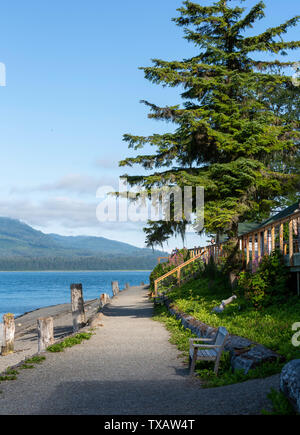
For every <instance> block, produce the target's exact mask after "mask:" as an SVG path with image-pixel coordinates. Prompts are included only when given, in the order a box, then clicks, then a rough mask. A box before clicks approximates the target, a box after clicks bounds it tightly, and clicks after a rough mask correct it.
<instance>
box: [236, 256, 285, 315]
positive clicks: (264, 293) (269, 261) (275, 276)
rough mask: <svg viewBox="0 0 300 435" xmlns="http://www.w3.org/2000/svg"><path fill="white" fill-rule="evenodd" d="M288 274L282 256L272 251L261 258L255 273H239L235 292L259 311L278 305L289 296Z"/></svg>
mask: <svg viewBox="0 0 300 435" xmlns="http://www.w3.org/2000/svg"><path fill="white" fill-rule="evenodd" d="M289 279H290V273H289V270H288V268H287V267H286V266H285V264H284V259H283V255H282V254H281V253H280V252H279V251H274V252H272V253H271V254H270V255H266V256H264V257H263V258H262V261H261V263H260V264H259V266H258V269H257V271H256V272H254V273H251V272H248V271H246V272H244V271H243V272H241V273H240V274H239V277H238V288H237V292H238V293H239V295H240V296H243V297H245V299H246V300H248V301H249V302H250V303H251V304H252V305H253V306H254V307H256V308H258V309H261V308H263V307H267V306H270V305H272V304H280V303H284V302H286V301H287V299H288V297H289V296H291V290H290V288H289Z"/></svg>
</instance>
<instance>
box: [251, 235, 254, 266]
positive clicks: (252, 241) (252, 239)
mask: <svg viewBox="0 0 300 435" xmlns="http://www.w3.org/2000/svg"><path fill="white" fill-rule="evenodd" d="M251 243H252V269H253V266H254V263H255V233H252V238H251Z"/></svg>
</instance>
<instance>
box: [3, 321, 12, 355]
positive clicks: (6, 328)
mask: <svg viewBox="0 0 300 435" xmlns="http://www.w3.org/2000/svg"><path fill="white" fill-rule="evenodd" d="M14 340H15V317H14V315H13V314H11V313H7V314H4V316H3V345H2V346H1V355H2V356H6V355H8V354H10V353H13V352H14Z"/></svg>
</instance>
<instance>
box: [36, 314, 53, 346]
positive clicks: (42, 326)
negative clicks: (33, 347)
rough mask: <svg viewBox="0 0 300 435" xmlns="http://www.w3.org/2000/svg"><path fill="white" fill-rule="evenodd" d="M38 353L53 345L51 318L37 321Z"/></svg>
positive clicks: (41, 318) (42, 318)
mask: <svg viewBox="0 0 300 435" xmlns="http://www.w3.org/2000/svg"><path fill="white" fill-rule="evenodd" d="M37 331H38V353H40V352H44V351H45V350H46V349H47V347H48V346H50V345H51V344H53V343H54V328H53V317H40V318H39V319H37Z"/></svg>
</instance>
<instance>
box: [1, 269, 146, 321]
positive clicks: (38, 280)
mask: <svg viewBox="0 0 300 435" xmlns="http://www.w3.org/2000/svg"><path fill="white" fill-rule="evenodd" d="M149 275H150V271H149V272H147V271H141V272H140V271H124V272H120V271H107V272H0V322H2V316H3V314H5V313H13V314H14V315H15V316H20V315H21V314H24V313H25V312H27V311H32V310H35V309H37V308H42V307H47V306H49V305H57V304H63V303H70V284H73V283H75V284H77V283H82V287H83V297H84V300H89V299H96V298H99V296H100V294H101V293H108V294H110V295H111V281H118V282H119V287H120V289H121V290H122V289H123V288H124V287H125V284H126V283H127V282H128V283H129V284H130V285H140V283H141V281H143V282H144V283H145V284H148V283H149Z"/></svg>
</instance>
